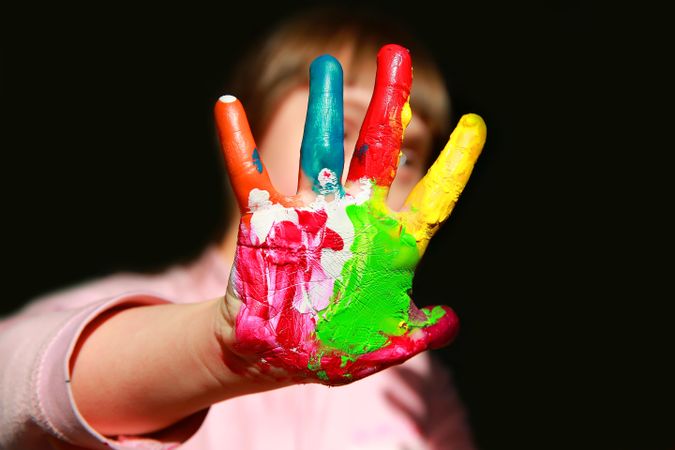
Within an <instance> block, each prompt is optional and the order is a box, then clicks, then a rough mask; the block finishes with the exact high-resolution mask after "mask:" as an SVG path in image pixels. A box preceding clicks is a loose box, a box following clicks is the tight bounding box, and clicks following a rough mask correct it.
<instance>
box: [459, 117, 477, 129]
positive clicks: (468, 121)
mask: <svg viewBox="0 0 675 450" xmlns="http://www.w3.org/2000/svg"><path fill="white" fill-rule="evenodd" d="M479 120H480V119H479V117H478V116H477V115H476V114H466V115H465V116H464V118H462V122H463V123H464V126H467V127H473V126H476V125H478V123H479Z"/></svg>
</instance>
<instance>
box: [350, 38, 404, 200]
mask: <svg viewBox="0 0 675 450" xmlns="http://www.w3.org/2000/svg"><path fill="white" fill-rule="evenodd" d="M411 85H412V64H411V61H410V54H409V52H408V50H407V49H405V48H403V47H401V46H399V45H394V44H390V45H385V46H384V47H382V48H381V49H380V51H379V52H378V54H377V75H376V77H375V88H374V90H373V96H372V98H371V100H370V105H369V106H368V112H367V113H366V117H365V119H364V121H363V125H362V126H361V132H360V134H359V138H358V140H357V141H356V147H355V149H354V156H353V157H352V161H351V164H350V166H349V174H348V176H347V180H349V181H357V180H359V179H361V178H364V177H366V178H369V179H371V180H373V181H374V182H375V184H377V185H378V186H384V187H388V186H390V185H391V182H392V181H393V179H394V176H395V175H396V168H397V166H398V158H399V154H400V149H401V141H402V140H403V130H404V129H405V127H406V126H407V125H408V122H409V121H410V106H409V105H408V99H409V96H410V87H411Z"/></svg>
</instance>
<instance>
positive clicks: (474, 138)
mask: <svg viewBox="0 0 675 450" xmlns="http://www.w3.org/2000/svg"><path fill="white" fill-rule="evenodd" d="M486 133H487V130H486V127H485V122H484V121H483V119H482V118H481V117H480V116H478V115H476V114H466V115H464V116H462V118H461V119H460V121H459V124H458V125H457V127H456V128H455V130H454V131H453V132H452V135H451V136H450V140H449V141H448V143H447V144H446V146H445V148H444V149H443V151H442V152H441V154H440V155H439V156H438V158H437V159H436V161H435V162H434V164H433V165H432V166H431V168H430V169H429V171H428V172H427V174H426V175H425V176H424V178H422V179H421V180H420V181H419V183H417V185H416V186H415V188H414V189H413V190H412V192H411V193H410V195H409V196H408V199H407V200H406V202H405V208H404V211H406V212H404V213H403V214H402V220H403V224H404V226H405V227H406V229H407V231H408V232H409V233H410V234H412V235H413V236H414V237H415V239H416V240H417V246H418V249H419V250H420V252H424V250H425V249H426V247H427V244H428V243H429V240H430V239H431V237H432V236H433V235H434V233H435V232H436V230H438V227H440V225H441V224H442V223H443V222H444V221H445V219H447V218H448V216H449V215H450V213H451V212H452V209H453V208H454V206H455V203H457V199H458V198H459V195H460V194H461V193H462V190H463V189H464V186H466V183H467V181H469V176H470V175H471V171H472V170H473V166H474V164H475V163H476V160H477V159H478V155H480V152H481V150H482V149H483V144H485V137H486Z"/></svg>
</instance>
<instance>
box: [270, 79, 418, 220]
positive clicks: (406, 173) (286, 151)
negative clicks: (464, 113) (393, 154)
mask: <svg viewBox="0 0 675 450" xmlns="http://www.w3.org/2000/svg"><path fill="white" fill-rule="evenodd" d="M371 93H372V85H371V87H370V88H366V87H364V86H361V85H354V86H349V85H348V86H345V87H344V129H345V168H344V172H343V181H344V179H346V177H347V172H348V168H349V162H350V160H351V158H352V153H353V152H354V146H355V145H356V139H357V138H358V135H359V131H360V129H361V123H362V122H363V118H364V117H365V115H366V110H367V109H368V103H369V102H370V95H371ZM308 97H309V90H308V88H307V87H299V88H297V89H295V90H293V91H291V92H290V93H289V94H288V95H287V96H286V98H284V99H283V100H282V101H281V104H280V105H279V107H278V108H277V110H276V111H275V112H274V114H273V115H272V120H271V121H270V125H269V128H268V130H267V133H266V134H265V135H264V136H262V139H260V141H259V147H260V153H261V155H262V158H263V160H264V162H265V166H266V167H267V170H268V171H269V174H270V178H271V180H272V183H273V184H274V186H275V187H276V189H277V190H278V191H279V192H280V193H282V194H286V195H293V194H295V193H296V189H297V186H298V167H299V161H300V143H301V142H302V134H303V131H304V126H305V116H306V114H307V100H308ZM401 150H402V151H403V155H404V156H402V157H401V159H400V163H399V169H398V173H397V174H396V178H395V179H394V183H393V184H392V186H391V191H390V192H389V199H388V201H387V203H388V204H389V207H390V208H392V209H394V210H398V209H400V208H401V206H403V202H404V201H405V199H406V197H407V196H408V193H409V192H410V191H411V190H412V188H413V187H414V186H415V184H416V183H417V182H418V181H419V180H420V179H421V178H422V176H423V175H424V172H425V170H426V167H425V163H426V161H427V159H428V156H429V152H430V151H431V133H430V130H429V127H428V126H427V124H426V123H424V121H422V120H421V119H419V118H417V119H416V118H415V111H413V119H412V120H411V121H410V125H409V126H408V128H407V129H406V131H405V138H404V140H403V146H402V149H401Z"/></svg>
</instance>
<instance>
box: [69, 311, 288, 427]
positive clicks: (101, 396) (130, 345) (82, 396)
mask: <svg viewBox="0 0 675 450" xmlns="http://www.w3.org/2000/svg"><path fill="white" fill-rule="evenodd" d="M222 301H223V299H222V298H219V299H215V300H211V301H207V302H202V303H192V304H165V305H151V306H139V307H133V308H125V309H122V310H115V309H113V310H110V311H108V312H106V313H104V314H102V315H101V316H99V317H98V318H97V319H96V320H95V321H93V322H92V323H90V324H89V325H88V327H87V329H85V331H84V333H83V335H82V336H81V338H80V340H79V342H78V345H77V347H76V348H75V352H74V353H73V357H72V359H71V366H72V379H71V386H72V390H73V395H74V399H75V403H76V404H77V406H78V409H79V411H80V413H81V414H82V415H83V416H84V418H85V419H86V420H87V422H89V424H90V425H91V426H93V427H94V428H95V429H96V430H97V431H98V432H100V433H102V434H105V435H117V434H126V435H130V434H143V433H149V432H153V431H156V430H159V429H162V428H164V427H167V426H169V425H171V424H173V423H175V422H177V421H179V420H180V419H182V418H184V417H187V416H189V415H190V414H192V413H195V412H197V411H199V410H201V409H204V408H207V407H208V406H210V405H211V404H213V403H216V402H219V401H221V400H224V399H227V398H231V397H234V396H237V395H242V394H246V393H252V392H258V391H262V390H267V389H271V388H273V387H280V386H283V383H280V382H274V383H272V382H267V383H266V382H257V381H252V380H250V379H245V378H243V377H240V376H238V375H236V374H234V373H232V372H231V371H230V370H229V369H228V368H227V364H223V362H224V358H233V357H234V356H233V355H231V354H224V353H223V348H222V347H221V346H220V344H219V341H218V340H217V338H216V333H215V330H214V318H215V317H216V316H217V313H218V311H217V310H218V305H219V302H222ZM219 326H220V325H219ZM223 326H226V325H223Z"/></svg>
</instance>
